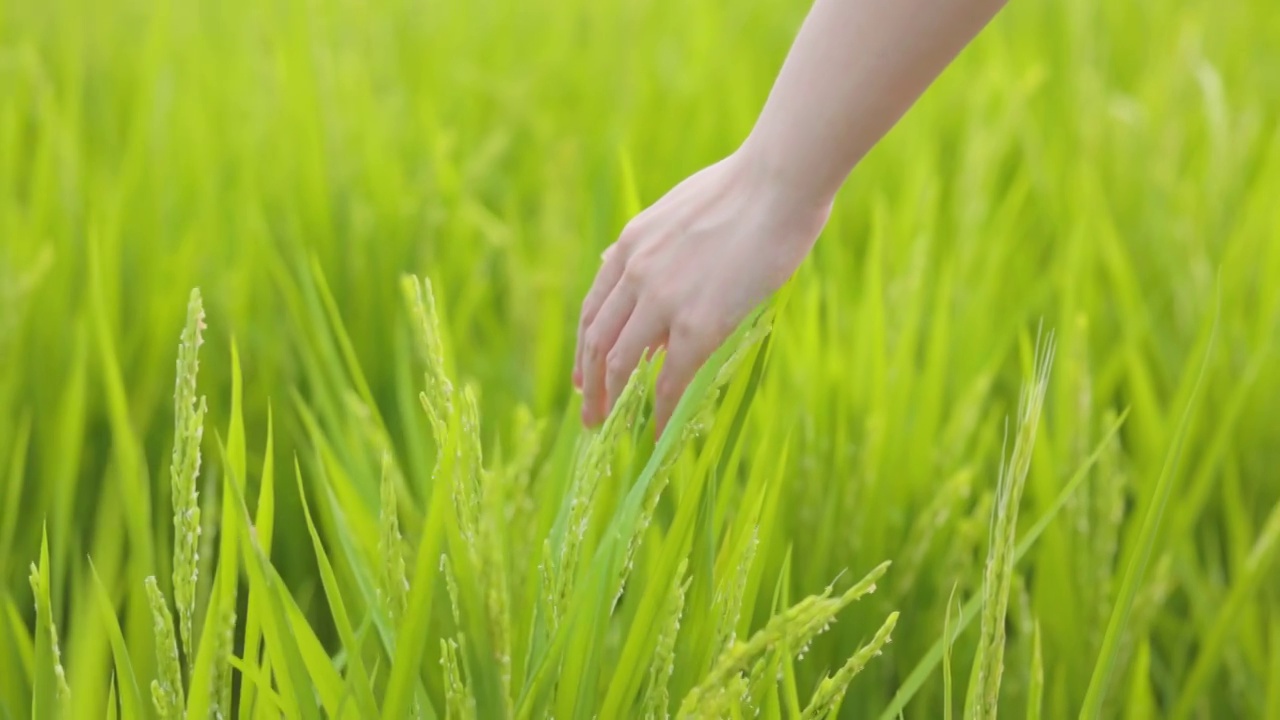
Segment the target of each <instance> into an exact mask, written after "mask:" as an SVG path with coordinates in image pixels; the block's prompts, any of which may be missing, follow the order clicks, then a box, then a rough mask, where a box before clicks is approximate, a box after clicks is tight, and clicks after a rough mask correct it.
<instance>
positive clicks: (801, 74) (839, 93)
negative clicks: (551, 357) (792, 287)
mask: <svg viewBox="0 0 1280 720" xmlns="http://www.w3.org/2000/svg"><path fill="white" fill-rule="evenodd" d="M1004 4H1005V3H1004V0H816V2H815V3H814V5H813V6H812V8H811V9H810V11H809V14H808V16H807V17H806V18H805V21H804V23H803V24H802V26H801V28H800V31H799V33H798V34H797V36H796V39H795V42H794V43H793V45H792V47H791V51H790V53H789V54H788V55H787V58H786V61H785V62H784V63H783V66H782V69H781V71H780V72H779V74H778V77H777V79H776V81H775V83H774V86H773V89H772V91H771V92H770V94H769V98H768V100H767V101H766V102H765V106H764V109H763V110H762V111H761V113H760V116H759V118H758V119H757V121H756V124H755V127H754V128H753V129H752V131H751V133H750V134H749V135H748V137H747V138H746V140H744V141H743V142H742V144H741V145H740V146H739V148H738V149H737V150H736V151H735V152H734V153H732V154H731V155H729V156H727V157H725V158H724V159H722V160H720V161H719V162H717V163H715V164H713V165H711V166H709V167H707V168H704V169H703V170H701V171H699V172H697V173H695V174H693V175H692V176H690V177H689V178H687V179H685V180H684V181H683V182H681V183H680V184H678V185H676V186H675V187H674V188H672V189H671V190H670V191H669V192H668V193H667V194H666V195H664V196H663V197H662V198H661V199H659V200H658V201H657V202H655V203H654V204H653V205H652V206H650V207H648V208H647V209H645V210H644V211H643V212H641V213H640V214H638V215H636V216H635V217H634V218H633V219H632V220H631V221H630V222H629V223H628V224H627V226H626V228H625V229H624V230H623V231H622V233H621V235H620V236H619V238H618V239H617V241H616V242H614V243H613V244H612V245H610V246H609V248H608V249H607V250H606V251H605V253H604V256H603V263H602V264H601V266H600V269H599V271H598V273H597V274H596V278H595V281H594V283H593V284H592V286H591V289H590V291H589V292H588V293H587V295H586V298H585V299H584V301H583V304H582V313H581V316H580V319H579V324H578V343H577V351H576V354H575V357H574V368H573V381H574V385H575V386H576V387H577V388H579V389H580V390H581V392H582V395H583V406H582V421H583V423H585V424H586V425H587V426H596V425H598V424H600V423H601V422H603V420H604V418H605V417H606V416H607V415H608V413H609V412H610V411H611V410H612V408H613V406H614V403H616V402H617V399H618V395H619V394H620V393H621V392H622V389H623V388H624V387H625V386H626V384H627V381H628V380H629V379H630V376H631V373H632V372H633V371H634V370H635V368H636V366H637V365H638V364H639V362H640V361H641V360H642V359H643V357H645V356H646V355H648V354H651V353H652V352H655V351H657V350H658V349H665V355H666V356H665V358H664V360H663V364H662V369H661V371H660V372H659V375H658V380H657V387H656V394H655V400H654V404H655V409H654V415H655V419H656V423H657V429H658V432H659V433H661V432H662V430H663V429H664V428H665V426H666V424H667V422H668V421H669V420H670V418H671V413H672V412H673V411H674V409H675V406H676V403H677V402H678V401H679V400H680V396H681V395H682V394H683V393H684V390H685V388H686V387H688V384H689V382H690V381H691V380H692V379H693V376H694V374H696V373H697V371H698V369H699V368H700V367H701V366H702V365H703V364H704V363H705V362H706V361H707V359H708V358H709V357H710V356H711V354H712V353H713V352H715V350H716V349H717V348H718V347H719V346H720V345H721V344H722V343H723V342H724V341H725V340H726V339H727V338H728V336H729V335H730V334H731V333H732V332H733V331H734V329H735V328H736V327H737V326H738V325H739V323H741V322H742V320H743V319H744V318H746V316H747V315H748V314H749V313H750V312H751V311H752V310H753V309H755V308H756V307H757V306H759V304H760V303H762V302H763V301H764V300H766V299H767V298H768V297H769V296H770V295H772V294H773V293H774V292H776V291H777V290H778V289H779V288H780V287H781V286H782V285H783V284H784V283H786V282H787V280H789V279H790V278H791V276H792V275H793V274H794V273H795V271H796V269H797V268H798V267H799V266H800V264H801V263H802V262H803V261H804V259H805V258H806V257H807V256H808V254H809V252H810V250H811V249H812V248H813V245H814V243H815V242H816V240H817V238H818V235H819V234H820V233H821V232H822V229H823V228H824V227H825V225H826V223H827V218H828V217H829V215H830V213H831V206H832V202H833V200H834V198H835V195H836V193H837V191H838V190H839V189H840V187H841V185H843V184H844V182H845V180H846V178H847V177H848V176H849V174H850V173H851V172H852V171H853V169H854V167H855V166H856V165H857V164H858V162H859V161H860V160H861V159H862V158H863V156H865V155H866V153H867V152H868V151H869V150H870V149H871V148H872V147H873V146H874V145H875V143H877V142H879V140H880V139H881V138H882V137H883V136H884V135H885V134H886V133H887V132H888V131H889V130H890V129H891V128H892V127H893V125H894V124H896V123H897V122H898V120H899V119H900V118H901V117H902V115H903V114H904V113H905V112H906V111H907V110H908V109H909V108H910V107H911V105H912V104H914V103H915V101H916V100H917V99H918V98H919V97H920V95H921V94H923V93H924V91H925V90H926V89H927V88H928V86H929V85H930V84H931V83H932V82H933V81H934V79H935V78H937V76H938V75H939V74H941V72H942V71H943V70H944V69H945V68H946V66H947V65H948V64H949V63H950V62H951V61H952V60H953V59H954V58H955V57H956V55H958V54H959V53H960V51H961V50H962V49H963V48H964V47H965V46H966V45H967V44H968V43H969V42H970V41H971V40H972V39H973V38H974V37H975V36H977V34H978V33H979V32H980V31H981V30H982V29H983V28H984V27H985V26H986V25H987V23H989V22H990V20H991V19H992V18H993V17H995V15H996V13H998V12H999V11H1000V9H1001V8H1002V7H1003V6H1004Z"/></svg>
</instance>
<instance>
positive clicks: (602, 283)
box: [573, 244, 626, 390]
mask: <svg viewBox="0 0 1280 720" xmlns="http://www.w3.org/2000/svg"><path fill="white" fill-rule="evenodd" d="M625 255H626V253H624V252H622V251H621V249H620V248H619V247H618V245H616V244H615V245H611V246H610V247H609V248H608V249H607V250H605V251H604V255H603V258H604V264H603V265H601V266H600V270H599V271H598V272H597V273H596V278H595V281H594V282H592V284H591V289H590V290H589V291H588V292H587V296H586V298H585V299H584V300H583V301H582V314H581V315H580V316H579V318H578V345H577V348H576V349H575V350H574V357H573V384H574V387H576V388H578V389H579V390H582V389H583V384H584V382H585V379H586V378H585V373H584V369H583V366H582V356H583V351H584V350H585V345H586V333H587V328H589V327H591V323H592V322H594V321H595V319H596V314H597V313H599V312H600V308H601V306H603V305H604V301H605V299H606V298H608V297H609V294H610V293H611V292H613V288H614V286H616V285H617V284H618V280H620V279H621V278H622V270H623V268H624V267H626V257H625Z"/></svg>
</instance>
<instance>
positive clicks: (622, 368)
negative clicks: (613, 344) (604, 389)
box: [604, 350, 631, 381]
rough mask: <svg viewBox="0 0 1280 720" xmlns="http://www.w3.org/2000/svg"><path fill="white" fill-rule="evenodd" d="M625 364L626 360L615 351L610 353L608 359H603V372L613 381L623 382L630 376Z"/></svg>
mask: <svg viewBox="0 0 1280 720" xmlns="http://www.w3.org/2000/svg"><path fill="white" fill-rule="evenodd" d="M627 364H628V363H627V359H626V358H625V357H623V356H622V354H621V353H619V352H617V351H616V350H615V351H613V352H610V353H609V357H607V358H605V361H604V367H605V371H606V372H607V373H608V374H609V377H610V378H613V379H614V380H615V381H620V380H623V379H625V378H626V377H627V375H629V374H630V372H631V368H629V367H627Z"/></svg>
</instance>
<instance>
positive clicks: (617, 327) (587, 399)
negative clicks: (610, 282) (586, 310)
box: [582, 283, 636, 427]
mask: <svg viewBox="0 0 1280 720" xmlns="http://www.w3.org/2000/svg"><path fill="white" fill-rule="evenodd" d="M635 302H636V301H635V294H634V293H633V292H632V290H631V288H630V286H629V285H628V284H627V283H618V284H617V285H615V286H614V288H613V292H611V293H609V297H608V299H606V300H605V301H604V304H603V305H601V306H600V310H599V312H597V313H596V314H595V317H594V319H592V321H591V323H590V325H589V326H588V327H587V329H586V330H585V331H583V342H582V422H583V424H585V425H587V426H588V427H594V426H596V425H599V424H600V423H601V422H603V421H604V418H605V416H606V415H607V414H608V408H607V407H606V403H607V401H608V397H607V395H606V388H605V359H606V357H608V355H609V352H610V351H611V350H612V349H613V347H614V345H615V344H616V343H617V341H618V336H619V335H621V334H622V329H623V328H624V327H626V324H627V320H629V319H630V318H631V314H632V311H633V310H634V309H635Z"/></svg>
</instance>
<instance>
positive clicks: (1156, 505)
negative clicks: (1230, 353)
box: [1080, 298, 1221, 718]
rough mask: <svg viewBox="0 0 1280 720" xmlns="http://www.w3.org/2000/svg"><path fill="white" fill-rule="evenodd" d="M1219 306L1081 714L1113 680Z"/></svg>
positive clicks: (1088, 714) (1092, 708)
mask: <svg viewBox="0 0 1280 720" xmlns="http://www.w3.org/2000/svg"><path fill="white" fill-rule="evenodd" d="M1220 308H1221V300H1220V298H1219V300H1218V302H1217V303H1216V304H1215V306H1214V314H1213V321H1212V325H1211V326H1210V329H1209V337H1208V340H1207V341H1206V342H1205V346H1204V350H1203V352H1202V354H1201V357H1200V362H1199V363H1198V365H1199V370H1198V372H1197V373H1196V379H1195V383H1194V384H1193V385H1192V388H1191V394H1190V396H1189V397H1188V398H1187V402H1186V405H1185V406H1184V407H1183V409H1182V416H1181V418H1180V419H1179V421H1178V426H1177V429H1176V430H1174V434H1173V438H1172V439H1171V441H1170V443H1169V449H1168V452H1167V454H1166V455H1165V462H1164V467H1163V469H1162V470H1161V472H1160V478H1159V479H1158V480H1157V481H1156V488H1155V495H1154V497H1153V498H1152V503H1151V505H1150V507H1149V508H1148V509H1147V514H1146V517H1144V518H1143V520H1142V530H1141V532H1140V534H1139V536H1138V540H1137V548H1136V552H1135V553H1134V555H1133V557H1132V559H1131V561H1130V563H1129V566H1128V568H1127V569H1126V570H1125V573H1124V580H1123V581H1121V585H1120V592H1119V595H1118V596H1117V598H1116V603H1115V606H1114V607H1113V608H1112V612H1111V619H1110V620H1109V621H1108V623H1107V632H1106V635H1104V636H1103V641H1102V649H1101V651H1100V652H1099V654H1098V662H1097V664H1096V665H1095V666H1094V668H1093V675H1092V677H1091V678H1090V679H1089V688H1088V690H1087V691H1086V692H1085V698H1084V704H1083V706H1082V707H1081V709H1080V717H1082V718H1097V717H1099V716H1100V715H1101V713H1102V703H1103V700H1104V697H1105V695H1106V691H1107V686H1108V685H1109V684H1110V682H1111V680H1112V674H1113V670H1114V665H1115V662H1116V658H1117V656H1118V654H1119V650H1120V640H1121V637H1120V636H1121V633H1122V632H1123V631H1124V628H1125V626H1126V625H1127V624H1128V619H1129V613H1130V611H1131V610H1132V609H1133V601H1134V597H1135V596H1136V595H1137V594H1138V585H1139V583H1141V582H1142V578H1143V576H1144V575H1145V574H1146V570H1147V564H1148V563H1149V562H1150V559H1151V554H1152V553H1153V552H1154V550H1155V542H1156V536H1157V535H1158V534H1159V531H1160V525H1161V520H1162V519H1163V518H1164V509H1165V505H1166V504H1167V503H1168V501H1169V496H1170V495H1171V494H1172V493H1173V485H1174V483H1175V481H1176V477H1177V474H1178V465H1179V463H1180V461H1181V459H1182V446H1183V442H1184V440H1185V437H1186V432H1187V426H1188V425H1189V424H1190V421H1191V417H1192V415H1193V414H1194V413H1195V410H1196V408H1197V402H1196V400H1197V398H1198V397H1199V395H1200V386H1201V383H1202V382H1203V381H1204V376H1205V372H1206V371H1207V369H1208V367H1209V361H1210V359H1211V358H1212V357H1213V349H1214V345H1215V340H1216V338H1217V333H1218V315H1219V312H1220Z"/></svg>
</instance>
